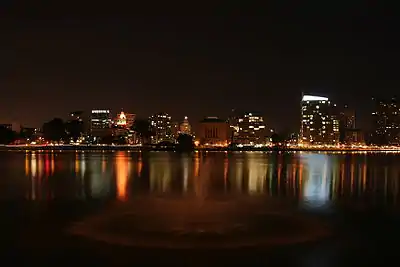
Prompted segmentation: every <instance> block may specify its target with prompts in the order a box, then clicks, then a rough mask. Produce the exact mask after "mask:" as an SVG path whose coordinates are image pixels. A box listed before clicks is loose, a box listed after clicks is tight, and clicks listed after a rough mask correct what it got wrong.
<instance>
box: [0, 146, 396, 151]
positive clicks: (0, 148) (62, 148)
mask: <svg viewBox="0 0 400 267" xmlns="http://www.w3.org/2000/svg"><path fill="white" fill-rule="evenodd" d="M27 150H28V151H37V150H43V151H54V150H58V151H132V152H141V151H150V152H151V151H170V152H177V150H176V149H175V148H157V147H142V146H129V145H116V146H112V145H61V146H49V145H44V146H40V145H28V146H26V145H3V146H0V151H27ZM193 151H199V152H391V153H400V147H399V148H396V149H393V148H364V149H362V148H345V149H343V148H326V149H319V148H276V147H267V148H251V149H242V148H241V149H237V148H235V149H232V148H226V147H223V148H196V149H194V150H193ZM183 152H192V151H183Z"/></svg>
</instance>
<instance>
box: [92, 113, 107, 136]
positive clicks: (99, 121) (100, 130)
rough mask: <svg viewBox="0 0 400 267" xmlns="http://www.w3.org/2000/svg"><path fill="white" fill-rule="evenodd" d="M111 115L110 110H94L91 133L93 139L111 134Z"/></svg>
mask: <svg viewBox="0 0 400 267" xmlns="http://www.w3.org/2000/svg"><path fill="white" fill-rule="evenodd" d="M110 130H111V113H110V110H108V109H94V110H92V112H91V115H90V133H91V135H92V136H93V137H104V136H106V135H108V134H110Z"/></svg>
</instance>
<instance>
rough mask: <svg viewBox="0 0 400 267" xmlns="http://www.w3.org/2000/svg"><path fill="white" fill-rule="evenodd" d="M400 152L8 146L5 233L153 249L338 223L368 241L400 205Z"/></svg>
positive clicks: (291, 240) (254, 238)
mask: <svg viewBox="0 0 400 267" xmlns="http://www.w3.org/2000/svg"><path fill="white" fill-rule="evenodd" d="M399 163H400V154H399V155H397V154H390V153H345V154H344V153H336V154H335V153H305V152H296V153H275V152H273V153H259V152H238V153H224V152H215V153H214V152H213V153H212V152H209V153H205V152H203V153H192V154H177V153H171V152H143V153H138V152H126V151H120V152H105V153H101V152H76V153H75V152H52V153H50V152H1V153H0V171H1V173H2V177H1V179H0V198H1V200H2V201H1V203H2V206H1V207H2V210H1V211H2V217H3V220H4V221H5V222H8V223H9V228H7V229H5V228H4V227H3V232H4V234H5V235H6V236H8V238H9V240H12V241H13V242H14V243H18V244H24V245H19V246H23V247H26V248H28V247H29V242H33V243H35V245H36V246H37V243H36V242H37V240H38V239H40V240H42V243H44V244H49V242H56V243H57V240H61V237H58V234H57V233H61V232H62V233H63V236H80V238H82V240H96V241H93V242H100V243H101V242H102V243H107V244H109V245H122V246H131V247H145V248H157V249H159V248H162V247H163V246H166V247H169V248H175V247H176V248H179V249H181V248H193V247H194V248H198V249H204V248H209V247H214V248H227V247H229V248H232V247H233V248H236V247H237V248H239V247H243V246H268V245H275V244H279V245H282V244H285V243H287V244H297V243H301V242H306V241H308V240H317V239H318V240H319V239H321V240H322V239H323V238H324V237H326V236H330V235H333V233H335V234H336V232H343V233H346V234H345V235H346V236H347V233H348V232H351V233H355V232H359V235H357V234H355V235H357V237H356V238H355V239H357V240H360V236H363V238H364V239H365V240H370V239H371V238H369V237H368V236H369V235H373V232H378V231H377V230H376V229H380V231H381V229H382V228H385V227H386V228H389V227H390V223H393V222H392V221H390V222H389V221H385V219H384V218H386V217H383V216H384V215H385V216H386V215H387V214H390V215H393V216H394V215H396V214H397V211H398V207H399V205H398V204H399V182H400V164H399ZM368 216H369V217H368ZM311 218H312V219H311ZM396 218H397V217H396ZM45 225H46V226H45ZM49 225H51V226H49ZM327 225H328V226H327ZM338 225H340V226H338ZM350 225H352V226H350ZM378 225H379V226H378ZM383 225H385V227H382V226H383ZM378 227H379V228H378ZM21 231H24V234H21V233H22V232H21ZM50 232H51V234H49V235H50V236H52V238H50V239H51V240H50V239H49V238H48V237H47V238H44V237H43V236H44V235H45V234H44V233H50ZM38 233H40V234H38ZM366 233H368V234H366ZM35 234H36V236H35ZM383 234H384V233H382V232H380V233H379V236H381V235H383ZM385 234H386V233H385ZM392 234H393V236H395V234H396V233H395V232H392ZM31 235H33V236H31ZM37 235H40V238H38V236H37ZM377 235H378V234H377ZM17 236H18V238H16V237H17ZM17 239H18V242H17V241H16V240H17ZM364 239H363V240H364ZM32 240H34V241H32ZM44 240H45V241H44ZM63 240H64V239H63ZM375 241H376V240H375V239H374V241H373V243H371V244H373V245H371V246H370V247H369V249H370V250H371V251H375V250H374V249H373V248H375V244H377V243H376V242H377V241H376V242H375ZM63 242H69V241H63ZM363 242H364V241H363ZM52 246H53V245H52ZM71 246H72V245H71ZM328 250H329V249H328ZM330 251H332V249H330ZM364 251H365V250H364ZM326 257H328V256H326ZM330 257H333V256H332V255H331V256H330ZM328 258H329V257H328Z"/></svg>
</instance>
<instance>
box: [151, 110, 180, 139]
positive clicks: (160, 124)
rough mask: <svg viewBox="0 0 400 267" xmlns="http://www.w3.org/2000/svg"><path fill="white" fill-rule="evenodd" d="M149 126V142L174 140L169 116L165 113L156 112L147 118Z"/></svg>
mask: <svg viewBox="0 0 400 267" xmlns="http://www.w3.org/2000/svg"><path fill="white" fill-rule="evenodd" d="M149 122H150V128H151V131H152V133H153V136H152V137H151V142H152V143H153V144H158V143H160V142H164V141H169V142H171V141H174V136H173V131H172V123H171V116H169V115H168V114H167V113H163V112H161V113H157V114H154V115H152V116H150V118H149Z"/></svg>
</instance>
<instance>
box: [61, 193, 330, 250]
mask: <svg viewBox="0 0 400 267" xmlns="http://www.w3.org/2000/svg"><path fill="white" fill-rule="evenodd" d="M265 206H266V205H265V203H263V205H259V204H258V202H257V201H254V200H250V199H240V200H232V201H215V200H203V201H202V202H201V203H200V202H199V201H197V200H192V199H185V200H174V199H151V198H148V199H146V198H142V199H137V200H136V201H133V202H130V203H124V204H119V205H114V206H112V207H110V208H109V209H108V210H106V211H104V212H102V213H100V214H98V215H95V216H91V217H88V218H86V219H84V220H83V221H81V222H78V223H76V224H74V225H73V226H72V227H71V228H70V229H69V231H70V233H72V234H74V235H79V236H83V237H86V238H89V239H93V240H98V241H103V242H107V243H112V244H121V245H128V246H137V247H168V248H171V247H172V248H201V247H204V248H224V247H234V248H236V247H242V246H271V245H286V244H294V243H301V242H307V241H315V240H318V239H321V238H323V237H325V236H327V235H328V234H329V231H328V229H327V228H326V227H325V225H323V224H322V223H321V222H319V221H317V220H315V219H314V218H310V217H307V216H303V215H300V214H298V213H295V212H293V211H292V210H290V209H288V208H283V206H282V205H275V204H271V205H270V207H268V208H265Z"/></svg>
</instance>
